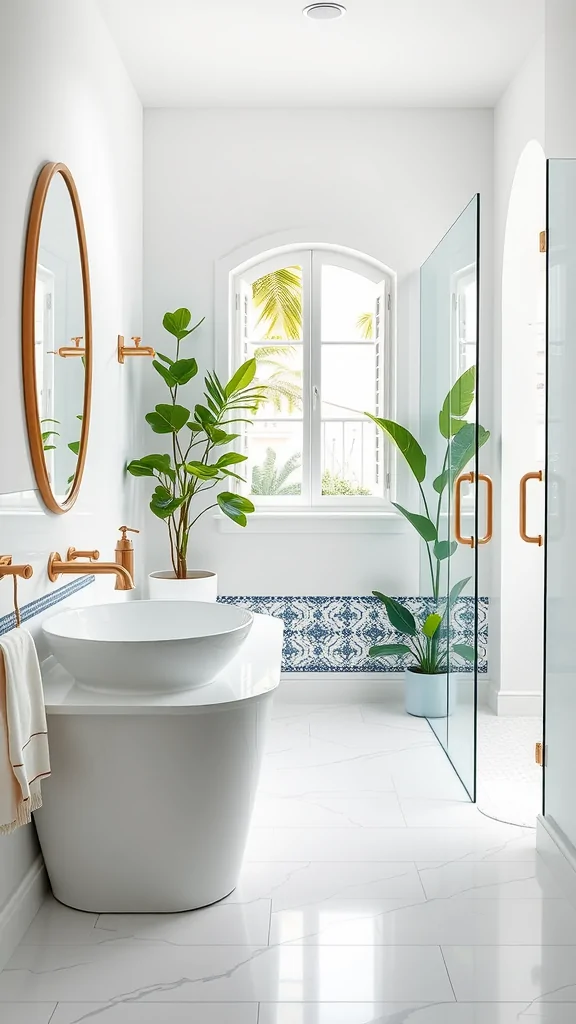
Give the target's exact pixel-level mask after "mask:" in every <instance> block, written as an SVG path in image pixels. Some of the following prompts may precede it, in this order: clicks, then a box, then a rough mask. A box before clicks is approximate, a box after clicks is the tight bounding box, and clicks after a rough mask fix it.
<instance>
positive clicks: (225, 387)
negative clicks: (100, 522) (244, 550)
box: [126, 309, 267, 579]
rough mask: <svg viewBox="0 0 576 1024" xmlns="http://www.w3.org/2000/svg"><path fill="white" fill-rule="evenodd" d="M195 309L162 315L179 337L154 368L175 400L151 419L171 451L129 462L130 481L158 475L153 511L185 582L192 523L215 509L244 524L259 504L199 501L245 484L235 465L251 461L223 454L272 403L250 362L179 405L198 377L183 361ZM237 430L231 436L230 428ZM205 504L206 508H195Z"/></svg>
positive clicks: (227, 497)
mask: <svg viewBox="0 0 576 1024" xmlns="http://www.w3.org/2000/svg"><path fill="white" fill-rule="evenodd" d="M191 319H192V314H191V313H190V310H189V309H177V310H175V312H173V313H166V314H165V315H164V318H163V321H162V324H163V327H164V329H165V330H166V331H168V333H169V334H171V335H172V336H173V337H174V338H175V339H176V351H175V353H174V356H175V358H172V357H171V356H167V355H162V353H161V352H158V353H157V356H158V358H157V359H154V361H153V363H152V365H153V367H154V369H155V370H156V372H157V373H158V374H159V375H160V377H162V380H163V381H164V383H165V384H166V385H167V387H168V390H169V392H170V401H169V402H166V403H161V404H159V405H157V406H156V407H155V408H154V411H153V412H149V413H147V414H146V417H145V418H146V422H147V423H148V425H149V426H150V427H151V428H152V430H153V431H154V433H155V434H160V435H163V436H164V437H169V438H170V442H171V444H170V447H171V452H170V454H167V453H162V454H156V455H143V456H142V458H140V459H134V460H133V461H132V462H130V463H129V464H128V466H127V467H126V468H127V471H128V472H129V473H131V474H132V476H147V477H154V478H155V480H156V481H157V483H156V487H155V489H154V492H153V494H152V498H151V500H150V509H151V511H152V512H153V514H154V515H155V516H157V518H158V519H161V520H163V521H164V522H165V523H166V526H167V528H168V537H169V541H170V553H171V559H172V567H173V569H174V573H175V576H176V578H177V579H186V575H187V570H188V562H187V556H188V544H189V540H190V533H191V531H192V528H193V526H194V525H195V524H196V523H197V522H198V520H199V519H200V516H203V515H204V514H205V513H206V512H208V510H209V509H211V508H217V507H219V508H220V510H221V511H222V512H223V513H224V515H226V516H228V518H229V519H232V520H233V522H235V523H237V524H238V525H239V526H246V523H247V518H246V517H247V515H248V513H250V512H253V511H254V505H253V504H252V502H251V501H250V500H249V499H248V498H245V497H243V495H241V494H237V493H233V492H232V491H229V490H227V489H224V490H221V491H219V492H218V493H217V494H216V496H215V497H216V501H215V502H212V503H210V504H208V505H206V504H205V502H204V501H202V498H201V496H202V495H204V494H205V493H206V492H209V491H212V490H213V488H215V487H218V485H219V484H221V483H223V482H225V481H228V480H229V479H230V478H233V479H235V480H242V479H243V478H242V477H241V476H239V475H238V473H237V472H236V466H237V465H238V464H239V463H242V462H245V460H246V458H247V456H246V455H240V454H239V453H238V452H234V451H229V450H228V451H226V450H225V451H224V452H223V454H219V451H218V450H219V449H220V450H221V449H223V448H224V449H226V448H228V447H229V445H230V444H231V443H232V442H233V441H235V440H236V438H238V437H239V436H240V435H239V434H238V433H235V432H234V425H235V424H237V423H250V422H251V421H250V420H248V419H246V417H245V414H246V413H252V414H254V413H255V412H256V410H257V408H258V406H259V405H260V403H261V402H263V401H265V400H266V397H267V392H266V388H265V387H262V386H260V385H258V384H254V383H253V382H254V377H255V374H256V360H255V359H249V360H248V361H247V362H245V363H243V365H242V366H240V367H239V369H238V370H236V373H235V374H234V375H233V376H232V377H231V379H230V380H229V381H228V382H227V383H226V384H223V383H222V382H221V381H220V380H219V378H218V377H217V375H216V374H215V373H207V374H206V376H205V378H204V387H205V392H204V402H203V403H200V404H196V405H194V408H193V409H189V408H187V407H186V406H185V405H181V404H180V401H179V393H180V389H181V388H183V387H185V386H186V385H187V384H189V383H190V381H191V380H193V379H194V377H196V375H197V374H198V364H197V362H196V360H195V359H193V358H182V356H181V353H180V346H181V344H182V342H183V341H184V339H185V338H187V337H188V336H189V335H190V334H192V333H193V332H194V331H195V330H196V329H197V328H198V327H199V326H200V324H201V323H202V322H203V320H204V318H202V320H200V321H199V322H198V323H197V324H195V325H194V326H193V327H190V326H189V325H190V321H191ZM230 428H232V431H231V430H230ZM199 503H200V505H201V506H203V507H201V508H200V511H197V508H198V504H199Z"/></svg>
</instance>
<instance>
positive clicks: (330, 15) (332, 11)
mask: <svg viewBox="0 0 576 1024" xmlns="http://www.w3.org/2000/svg"><path fill="white" fill-rule="evenodd" d="M302 14H304V15H305V17H307V18H313V19H314V21H334V20H335V18H343V17H344V15H345V14H346V8H345V7H344V6H343V5H342V4H332V3H316V4H309V5H308V7H304V9H303V11H302Z"/></svg>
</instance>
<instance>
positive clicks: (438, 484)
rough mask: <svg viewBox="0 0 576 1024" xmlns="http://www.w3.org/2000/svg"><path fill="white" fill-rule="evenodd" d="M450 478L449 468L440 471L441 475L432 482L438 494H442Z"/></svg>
mask: <svg viewBox="0 0 576 1024" xmlns="http://www.w3.org/2000/svg"><path fill="white" fill-rule="evenodd" d="M449 479H450V473H449V472H448V470H447V469H445V470H444V472H443V473H440V476H437V477H436V479H435V480H434V482H433V484H432V487H433V488H434V490H435V491H436V493H437V494H442V491H443V490H444V488H445V487H446V484H447V483H448V481H449Z"/></svg>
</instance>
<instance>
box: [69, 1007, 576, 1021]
mask: <svg viewBox="0 0 576 1024" xmlns="http://www.w3.org/2000/svg"><path fill="white" fill-rule="evenodd" d="M574 1020H575V1016H574V1004H573V1003H564V1004H560V1003H556V1004H554V1003H547V1004H545V1005H544V1004H542V1003H539V1004H535V1005H533V1006H530V1005H527V1004H526V1003H436V1004H435V1005H422V1004H417V1003H356V1004H354V1003H262V1004H261V1006H260V1018H259V1021H258V1024H574ZM57 1024H59V1022H57ZM66 1024H67V1022H66Z"/></svg>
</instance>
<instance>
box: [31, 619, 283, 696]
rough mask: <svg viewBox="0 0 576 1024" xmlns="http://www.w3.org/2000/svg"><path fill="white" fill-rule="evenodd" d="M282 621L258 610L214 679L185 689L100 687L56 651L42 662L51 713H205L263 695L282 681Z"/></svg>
mask: <svg viewBox="0 0 576 1024" xmlns="http://www.w3.org/2000/svg"><path fill="white" fill-rule="evenodd" d="M283 629H284V624H283V623H282V621H281V620H280V619H276V618H274V617H273V616H271V615H255V616H254V625H253V626H252V629H251V631H250V635H249V636H248V638H247V640H246V642H245V644H244V645H243V647H242V648H241V650H240V652H239V653H238V654H237V655H236V657H235V658H234V660H233V661H231V662H230V664H229V665H228V667H227V668H226V669H225V670H224V671H223V672H221V673H220V675H219V676H218V677H217V678H216V679H215V680H214V682H213V683H209V684H208V686H201V687H198V688H197V689H195V690H187V691H185V692H184V693H167V694H124V693H123V694H118V695H117V696H116V695H115V694H111V693H97V692H95V691H92V690H85V689H83V688H82V687H80V686H78V685H77V684H76V683H75V681H74V679H73V678H72V676H70V675H69V674H68V672H66V671H65V669H63V668H62V667H61V666H60V665H59V664H58V662H57V661H55V659H54V658H53V657H50V658H47V659H46V661H44V662H43V664H42V680H43V683H44V702H45V704H46V712H47V714H48V715H78V714H81V715H117V714H118V715H122V714H126V715H128V714H134V713H135V712H137V713H138V714H139V715H145V714H154V713H156V714H157V713H158V712H159V711H160V710H161V711H162V714H182V713H185V714H202V713H204V712H206V711H207V710H218V709H219V708H222V710H224V709H225V707H230V706H232V705H235V704H240V703H242V702H243V701H246V700H251V699H256V698H259V697H262V696H263V695H264V694H267V693H270V692H271V691H273V690H275V689H277V687H278V685H279V682H280V666H281V654H282V634H283Z"/></svg>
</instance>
